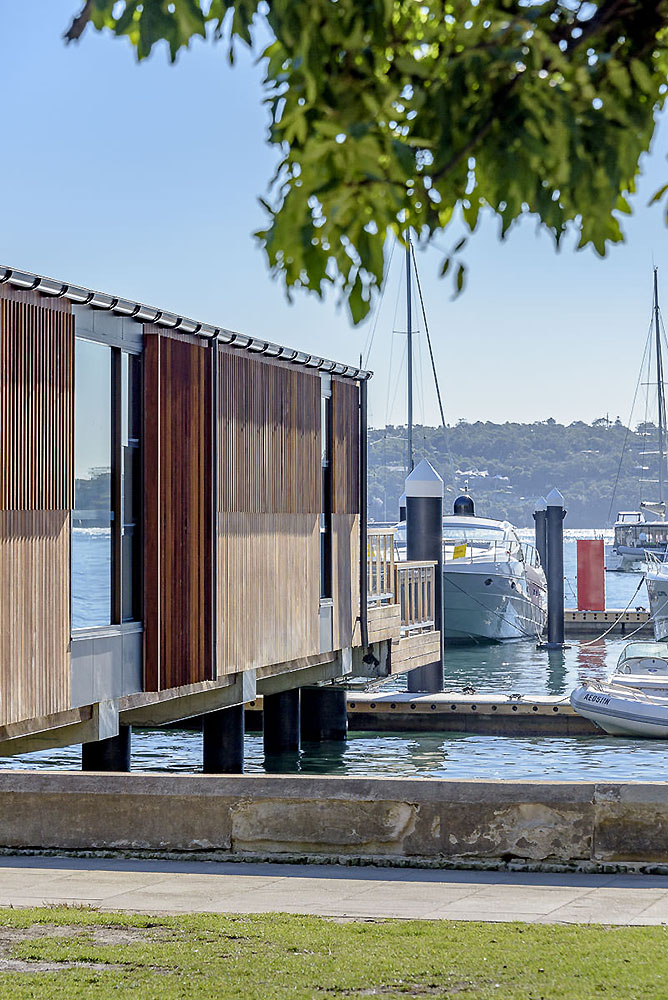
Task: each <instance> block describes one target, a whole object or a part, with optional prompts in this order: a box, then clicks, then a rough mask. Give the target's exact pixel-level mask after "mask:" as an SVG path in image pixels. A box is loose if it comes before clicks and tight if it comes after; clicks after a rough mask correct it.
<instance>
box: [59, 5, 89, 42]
mask: <svg viewBox="0 0 668 1000" xmlns="http://www.w3.org/2000/svg"><path fill="white" fill-rule="evenodd" d="M92 10H93V0H86V3H85V4H84V6H83V8H82V10H81V13H80V14H78V15H77V17H75V18H74V20H73V21H72V23H71V25H70V26H69V28H68V29H67V31H66V32H65V34H64V35H63V38H64V39H65V41H66V42H68V43H69V42H75V41H78V40H79V39H80V38H81V36H82V35H83V33H84V31H85V29H86V25H87V24H88V22H89V21H90V18H91V14H92Z"/></svg>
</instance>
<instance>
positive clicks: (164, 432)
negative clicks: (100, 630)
mask: <svg viewBox="0 0 668 1000" xmlns="http://www.w3.org/2000/svg"><path fill="white" fill-rule="evenodd" d="M144 333H145V335H146V337H145V355H144V389H145V406H144V412H145V427H144V487H145V497H144V504H145V526H144V538H145V539H146V542H145V574H144V592H145V599H144V601H145V604H144V626H145V651H146V652H145V687H146V690H147V691H160V690H164V689H166V688H174V687H181V686H182V685H187V684H193V683H196V682H198V681H203V680H209V679H211V678H212V677H213V653H212V649H213V646H212V614H211V611H212V606H211V601H212V557H211V553H212V504H211V495H212V471H213V448H212V435H211V405H212V353H213V352H212V349H211V347H209V346H208V345H207V344H206V342H204V343H203V342H202V341H201V340H198V339H196V338H194V337H191V336H188V335H185V334H177V333H170V332H169V331H165V330H161V329H159V328H157V327H154V326H145V327H144Z"/></svg>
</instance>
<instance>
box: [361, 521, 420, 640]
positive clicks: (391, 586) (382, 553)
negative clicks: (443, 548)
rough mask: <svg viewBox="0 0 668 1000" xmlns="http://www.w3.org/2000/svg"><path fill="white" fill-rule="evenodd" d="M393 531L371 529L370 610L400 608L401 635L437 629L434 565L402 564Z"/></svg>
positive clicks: (369, 562)
mask: <svg viewBox="0 0 668 1000" xmlns="http://www.w3.org/2000/svg"><path fill="white" fill-rule="evenodd" d="M394 532H395V529H394V528H371V527H370V528H369V529H368V532H367V580H368V587H367V590H368V596H367V603H368V606H369V607H377V606H378V605H382V604H399V605H401V634H402V635H409V634H411V633H414V632H431V631H433V629H434V579H435V577H434V573H435V566H436V563H435V562H422V561H419V562H418V561H411V562H399V561H397V559H396V551H395V545H394Z"/></svg>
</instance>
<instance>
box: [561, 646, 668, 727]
mask: <svg viewBox="0 0 668 1000" xmlns="http://www.w3.org/2000/svg"><path fill="white" fill-rule="evenodd" d="M570 702H571V705H572V706H573V708H574V709H575V711H576V712H577V713H578V714H579V715H583V716H584V717H585V718H586V719H591V721H592V722H594V723H596V725H597V726H599V727H600V728H601V729H602V730H603V731H604V732H606V733H609V734H610V735H611V736H648V737H654V738H660V739H663V738H665V737H667V736H668V644H667V643H665V642H630V643H628V645H627V646H626V647H625V648H624V650H623V652H622V654H621V656H620V658H619V661H618V663H617V666H616V668H615V670H614V672H613V673H612V674H611V675H610V677H609V678H608V680H607V681H605V682H601V681H595V680H594V681H584V682H583V683H582V684H581V685H580V686H579V687H577V688H575V689H574V690H573V691H572V692H571V696H570Z"/></svg>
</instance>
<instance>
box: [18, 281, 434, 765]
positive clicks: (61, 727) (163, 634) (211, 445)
mask: <svg viewBox="0 0 668 1000" xmlns="http://www.w3.org/2000/svg"><path fill="white" fill-rule="evenodd" d="M368 377H369V373H367V372H364V371H360V370H358V369H355V368H350V367H347V366H345V365H341V364H336V363H334V362H330V361H326V360H324V359H322V358H318V357H315V356H310V355H307V354H304V353H301V352H298V351H293V350H289V349H286V348H282V347H279V346H277V345H274V344H271V343H267V342H264V341H259V340H255V339H253V338H250V337H246V336H242V335H240V334H237V333H233V332H231V331H228V330H225V329H222V328H217V327H212V326H208V325H206V324H203V323H197V322H194V321H192V320H189V319H185V318H183V317H180V316H176V315H174V314H172V313H169V312H165V311H161V310H159V309H154V308H151V307H148V306H145V305H142V304H141V303H138V302H132V301H129V300H125V299H120V298H115V297H113V296H110V295H105V294H101V293H98V292H93V291H91V290H89V289H86V288H81V287H78V286H75V285H70V284H66V283H63V282H59V281H54V280H51V279H48V278H43V277H40V276H38V275H34V274H29V273H26V272H21V271H16V270H12V269H10V268H7V267H0V459H1V460H0V753H2V754H10V753H17V752H23V751H25V750H27V749H32V748H36V747H39V746H44V747H47V746H56V745H63V744H66V743H73V742H81V743H89V742H94V741H100V740H108V739H112V738H114V737H116V735H117V734H118V733H119V726H120V727H129V726H132V725H160V724H164V723H167V722H172V721H177V720H179V719H184V718H188V717H192V716H196V715H206V714H207V713H212V712H217V711H219V710H221V709H226V708H230V707H233V706H242V705H243V704H244V702H247V701H248V700H249V699H252V698H253V697H255V695H256V693H264V694H265V695H267V696H268V697H271V695H275V694H280V693H281V692H283V691H293V692H298V689H299V688H300V687H303V686H305V685H316V684H322V683H323V682H325V681H329V680H335V679H340V678H342V677H345V676H346V675H348V674H350V673H351V672H352V671H353V670H355V672H356V673H363V672H364V671H367V672H371V673H373V672H374V671H375V672H378V670H379V669H380V670H381V671H382V670H389V669H391V668H392V667H391V655H390V654H391V649H392V643H394V647H395V663H398V662H400V661H401V656H398V650H399V647H400V646H401V644H402V635H401V621H400V619H401V614H400V613H399V614H398V613H397V609H398V608H399V609H400V601H399V597H395V598H392V599H391V600H390V601H389V602H388V601H387V600H384V601H381V602H375V603H374V600H373V599H372V601H371V606H369V607H368V606H367V597H368V595H367V591H369V590H370V588H369V587H368V586H367V583H366V581H367V563H368V557H369V549H368V542H367V539H366V531H365V527H366V526H365V525H363V524H361V523H360V509H362V508H361V506H360V505H361V504H362V505H363V504H364V502H365V486H364V482H363V479H361V478H360V463H361V460H362V459H363V451H364V447H365V445H364V442H365V435H366V428H365V426H364V415H365V407H364V399H365V391H366V380H367V378H368ZM363 468H364V466H363ZM360 538H362V544H363V546H364V548H365V549H367V551H366V552H364V551H362V553H361V555H362V562H361V564H360ZM392 572H393V573H394V570H392ZM360 581H361V582H362V588H363V599H362V600H361V601H360ZM386 589H387V588H386ZM376 605H377V606H376ZM388 608H390V610H389V611H388ZM391 609H394V610H391ZM421 631H422V632H424V630H421ZM403 638H404V640H405V641H403V653H402V656H403V660H404V661H405V662H409V661H410V657H411V655H412V656H413V658H414V660H415V656H416V655H417V656H418V658H419V656H422V659H424V657H425V656H427V657H428V656H429V655H431V654H433V647H434V639H433V635H432V636H431V640H430V642H431V645H430V644H429V642H427V643H426V645H425V639H424V634H422V638H421V640H420V643H418V644H417V645H415V644H414V647H415V648H413V647H411V646H410V641H409V640H410V639H411V636H410V635H408V634H405V635H404V637H403ZM383 643H385V644H386V647H383V645H382V644H383ZM418 646H419V648H420V649H422V648H424V649H427V647H429V651H428V652H426V653H424V654H420V653H419V652H418V653H416V650H417V649H418ZM411 649H412V652H411ZM365 657H366V664H365V659H364V658H365ZM379 663H380V667H379ZM411 665H418V662H417V660H415V662H412V661H411Z"/></svg>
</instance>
